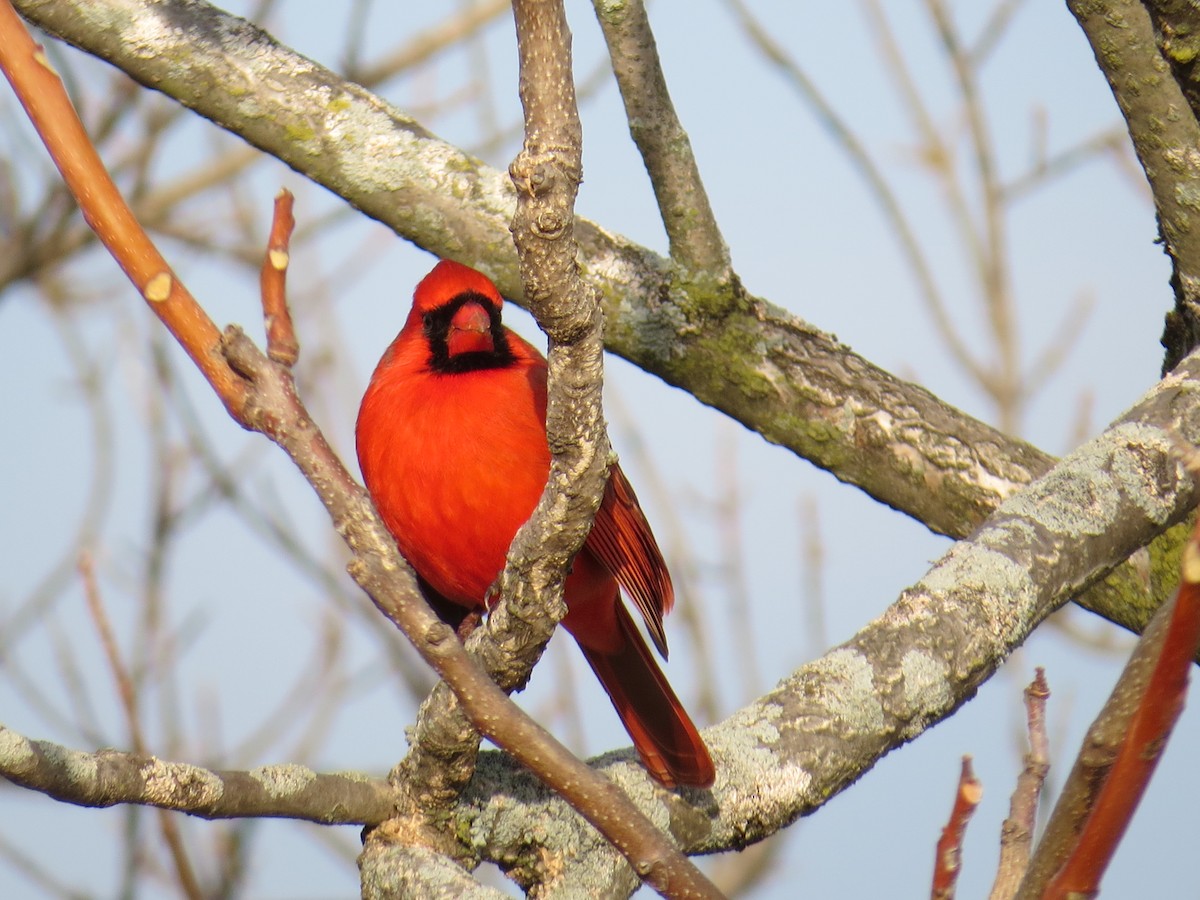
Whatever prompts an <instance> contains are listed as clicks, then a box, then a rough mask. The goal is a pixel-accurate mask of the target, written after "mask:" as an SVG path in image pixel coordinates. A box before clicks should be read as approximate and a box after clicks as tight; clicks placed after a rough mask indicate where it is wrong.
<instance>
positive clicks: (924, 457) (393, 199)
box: [14, 0, 1185, 631]
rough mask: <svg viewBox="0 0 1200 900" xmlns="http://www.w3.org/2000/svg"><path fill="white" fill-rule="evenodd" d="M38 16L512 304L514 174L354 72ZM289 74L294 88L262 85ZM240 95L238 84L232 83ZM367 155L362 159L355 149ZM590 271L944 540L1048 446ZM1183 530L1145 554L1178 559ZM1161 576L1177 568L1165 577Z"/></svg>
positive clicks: (621, 335) (773, 329) (749, 321)
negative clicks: (434, 128)
mask: <svg viewBox="0 0 1200 900" xmlns="http://www.w3.org/2000/svg"><path fill="white" fill-rule="evenodd" d="M14 5H15V6H17V7H18V8H19V9H20V10H21V12H22V13H23V14H24V15H25V16H27V17H28V18H29V19H30V20H31V21H33V22H34V23H35V24H37V25H39V26H40V27H43V28H45V29H47V30H48V31H50V32H51V33H53V34H56V35H57V36H59V37H61V38H62V39H64V40H66V41H69V42H70V43H73V44H75V45H76V46H78V47H80V48H82V49H84V50H86V51H87V52H89V53H92V54H94V55H96V56H99V57H100V58H102V59H106V60H108V61H109V62H111V63H113V64H114V65H116V66H118V67H120V68H121V69H123V70H124V71H126V72H127V73H128V74H129V75H130V76H132V77H133V78H135V79H137V80H138V81H140V82H141V83H143V84H145V85H147V86H148V87H150V88H153V89H155V90H159V91H162V92H164V93H166V94H168V95H169V96H171V97H174V98H175V99H176V100H178V101H179V102H181V103H183V104H184V105H186V106H188V107H189V108H191V109H194V110H195V111H196V112H198V113H199V114H200V115H203V116H205V117H206V118H209V119H211V120H212V121H214V122H215V123H216V124H218V125H220V126H221V127H222V128H225V129H227V130H229V131H232V132H234V133H235V134H239V135H241V136H242V137H243V138H245V139H246V140H247V141H249V142H250V143H252V144H254V145H255V146H258V147H260V148H261V149H263V150H264V151H266V152H268V153H271V154H272V155H274V156H277V157H278V158H279V159H281V160H283V161H284V162H286V163H287V164H288V165H290V166H292V167H293V168H295V169H296V170H297V171H300V172H302V173H304V174H305V175H307V176H308V177H309V178H311V179H313V180H314V181H316V182H317V183H318V184H322V185H324V186H325V187H327V188H329V189H330V190H332V191H334V192H335V193H337V194H339V195H341V196H342V197H344V198H345V199H346V200H347V201H349V202H350V203H352V204H353V205H354V206H355V207H357V208H358V209H361V210H362V211H363V212H365V213H366V214H367V215H369V216H372V217H373V218H376V219H378V220H379V221H381V222H383V223H385V224H387V225H388V226H389V227H391V228H393V229H394V230H395V231H396V232H397V233H398V234H400V235H402V236H404V237H407V238H409V239H410V240H413V241H415V242H416V243H418V244H419V245H420V246H422V247H424V248H426V249H428V250H430V251H431V252H433V253H436V254H438V255H439V256H444V257H449V258H452V259H460V260H463V261H465V262H468V263H470V264H471V265H473V266H475V267H476V268H479V269H481V270H483V271H484V272H485V273H487V274H488V275H489V276H491V277H492V279H493V280H494V281H496V283H497V285H498V286H499V287H500V289H501V291H502V292H503V293H504V294H505V296H510V297H516V298H520V297H521V296H522V288H521V283H520V279H519V278H518V276H517V266H516V258H515V254H514V252H513V249H512V242H511V238H510V235H509V232H508V223H509V222H510V221H511V218H512V214H513V210H514V208H515V197H514V193H513V189H512V184H511V182H510V181H509V179H508V178H507V177H505V176H504V175H503V174H502V173H500V172H497V171H496V170H494V169H491V168H489V167H487V166H485V165H483V164H482V163H481V162H480V161H479V160H477V159H475V158H473V157H470V156H468V155H466V154H464V153H462V152H461V151H460V150H458V149H456V148H454V147H452V146H450V145H448V144H445V143H443V142H441V141H438V140H437V139H436V138H434V137H432V136H431V135H430V134H429V133H428V132H426V131H425V130H424V129H423V128H421V126H420V125H418V124H417V123H416V122H414V121H413V120H412V119H411V118H409V117H407V116H405V115H404V114H403V113H401V112H399V111H397V110H396V109H394V108H393V107H390V106H388V105H387V104H385V103H383V102H382V101H381V100H379V99H378V98H377V97H375V96H374V95H372V94H370V93H368V92H367V91H365V90H363V89H362V88H361V87H359V86H358V85H356V84H353V83H352V82H348V81H345V80H343V79H341V78H339V77H338V76H336V75H335V74H333V73H332V72H330V71H328V70H327V69H324V68H322V67H320V66H318V65H316V64H315V63H313V62H312V61H310V60H308V59H305V58H304V57H302V56H299V55H298V54H296V53H295V52H293V51H290V50H288V49H287V48H285V47H282V46H281V45H279V44H278V43H276V42H275V41H274V40H272V39H271V38H270V36H269V35H267V34H265V33H264V32H263V31H261V30H260V29H258V28H256V27H254V26H253V25H251V24H249V23H247V22H245V21H243V20H241V19H238V18H235V17H233V16H229V15H228V14H226V13H224V12H222V11H220V10H217V9H216V8H215V7H211V6H208V5H207V4H205V3H202V2H187V3H184V2H182V0H157V2H154V3H151V2H149V0H121V2H117V0H86V2H85V0H55V2H47V0H14ZM281 73H286V76H287V78H288V81H289V85H290V89H289V90H288V91H285V92H281V91H275V90H271V89H269V88H268V87H266V85H268V84H270V83H273V80H277V79H278V78H279V77H280V74H281ZM231 85H232V86H235V88H236V89H231V87H230V86H231ZM364 147H369V148H371V152H370V153H364V152H363V148H364ZM575 234H576V238H577V240H578V241H579V244H580V264H581V266H582V268H583V271H584V275H585V277H589V278H590V280H591V282H592V284H593V285H595V286H596V287H598V288H599V289H600V290H601V293H602V302H603V305H604V309H605V317H606V322H607V328H606V332H605V341H606V346H607V348H608V349H609V350H611V351H613V352H615V353H617V354H619V355H621V356H623V357H625V358H626V359H629V360H630V361H631V362H633V363H634V364H636V365H638V366H641V367H642V368H643V369H645V370H646V371H648V372H652V373H653V374H656V375H658V376H659V377H660V378H662V379H664V380H665V381H667V382H668V383H669V384H673V385H676V386H677V387H681V388H683V389H684V390H687V391H689V392H690V393H691V394H693V395H694V396H695V397H696V398H697V399H698V400H700V401H701V402H703V403H707V404H708V405H710V406H713V407H715V408H717V409H719V410H721V411H722V412H725V413H726V414H727V415H729V416H731V417H732V418H734V419H736V420H737V421H739V422H742V423H743V424H745V425H746V426H747V427H749V428H751V429H753V430H755V431H757V432H758V433H759V434H761V435H762V436H763V437H765V438H766V439H767V440H769V441H771V442H773V443H777V444H780V445H782V446H785V447H788V448H789V449H791V450H793V451H794V452H795V453H797V454H798V455H800V456H802V457H804V458H805V459H808V460H810V461H811V462H813V463H814V464H815V465H817V466H820V467H821V468H823V469H826V470H828V471H829V472H831V473H832V474H834V475H835V476H836V477H837V478H839V479H841V480H842V481H845V482H847V483H849V484H853V485H855V486H857V487H859V488H861V489H862V490H863V491H865V492H866V493H867V494H869V495H870V496H872V497H874V498H875V499H876V500H878V501H879V502H881V503H884V504H886V505H888V506H891V507H893V508H894V509H897V510H899V511H901V512H903V513H905V514H907V515H910V516H912V517H914V518H916V519H918V520H920V521H921V522H923V523H925V524H926V525H927V526H928V527H929V528H931V529H932V530H934V531H936V532H939V533H942V534H946V535H949V536H951V537H964V536H966V535H967V534H969V533H970V532H971V530H972V529H973V528H975V527H976V526H977V525H978V524H979V523H980V522H981V521H983V519H984V518H985V517H986V516H987V515H988V513H989V512H991V511H992V510H994V509H995V508H996V506H997V505H998V504H999V503H1000V501H1001V500H1002V499H1003V498H1004V497H1006V496H1008V495H1009V494H1011V493H1012V492H1013V491H1015V490H1017V489H1019V488H1020V487H1021V486H1023V485H1024V484H1027V483H1028V482H1030V481H1032V480H1033V479H1034V478H1036V477H1037V476H1038V475H1040V474H1042V473H1043V472H1045V471H1046V470H1047V469H1048V468H1049V467H1050V466H1051V464H1052V463H1053V457H1051V456H1050V455H1048V454H1046V453H1043V452H1042V451H1040V450H1038V449H1037V448H1035V447H1032V446H1030V445H1028V444H1026V443H1024V442H1022V441H1018V440H1015V439H1013V438H1010V437H1008V436H1007V435H1005V434H1003V433H1001V432H1000V431H997V430H996V429H994V428H991V427H990V426H988V425H985V424H983V423H982V422H979V421H977V420H975V419H972V418H971V417H969V416H966V415H964V414H963V413H962V412H960V411H959V410H956V409H954V408H953V407H951V406H949V405H948V404H946V403H943V402H942V401H940V400H938V399H937V398H936V397H935V396H933V395H932V394H931V393H929V392H928V391H927V390H925V389H924V388H921V387H919V386H917V385H914V384H911V383H909V382H905V381H903V380H901V379H898V378H896V377H894V376H892V375H890V374H889V373H887V372H885V371H883V370H882V369H879V368H878V367H876V366H874V365H872V364H871V363H870V362H868V361H867V360H865V359H863V358H862V357H860V356H858V355H857V354H855V353H853V352H852V351H851V350H850V349H849V348H847V347H845V346H844V345H842V344H839V343H837V341H836V340H834V339H833V338H832V337H831V336H829V335H827V334H824V333H822V332H821V331H819V330H817V329H816V328H814V327H813V326H811V325H808V324H807V323H805V322H803V321H801V320H800V319H798V318H796V317H795V316H793V315H791V314H790V313H788V312H787V311H786V310H784V309H781V308H780V307H778V306H775V305H773V304H771V303H769V302H767V301H765V300H761V299H758V298H748V299H747V302H746V304H745V305H744V306H743V307H739V308H738V310H737V311H736V312H733V313H730V314H729V315H727V316H726V317H725V318H724V319H723V320H722V327H721V328H720V329H712V328H705V327H704V320H703V317H702V316H698V317H693V316H692V314H691V313H689V310H698V309H702V308H703V307H704V306H705V304H706V302H709V301H705V300H704V298H703V297H700V296H697V297H689V296H688V294H687V291H688V289H689V288H688V285H686V284H684V283H682V282H679V281H675V280H672V278H671V277H670V274H669V273H670V266H669V265H667V264H666V263H665V261H664V260H662V259H661V258H660V257H658V256H657V255H655V254H654V253H651V252H650V251H648V250H646V249H644V248H642V247H639V246H637V245H635V244H633V243H631V242H630V241H628V240H625V239H624V238H621V237H619V236H616V235H613V234H611V233H609V232H607V231H605V230H604V229H602V228H600V227H599V226H597V225H594V224H592V223H589V222H587V221H586V220H582V219H577V220H576V222H575ZM1184 537H1185V532H1181V533H1178V534H1174V535H1172V537H1171V538H1170V539H1168V540H1164V542H1162V544H1161V546H1160V545H1156V548H1152V556H1153V557H1155V563H1154V565H1153V566H1152V568H1153V569H1154V570H1155V571H1157V569H1158V562H1157V560H1158V559H1165V560H1167V561H1168V562H1167V563H1166V564H1165V570H1166V571H1167V572H1170V571H1174V570H1177V566H1173V565H1172V564H1171V562H1170V560H1172V559H1173V558H1177V556H1178V551H1179V548H1180V547H1181V546H1182V543H1183V539H1184ZM1161 580H1162V579H1155V581H1154V584H1153V585H1152V588H1154V590H1147V588H1146V586H1145V584H1144V579H1143V578H1142V577H1141V575H1140V574H1139V573H1138V571H1137V570H1136V569H1135V568H1134V567H1132V566H1125V567H1123V568H1122V570H1121V574H1120V575H1119V577H1117V578H1115V579H1114V580H1112V581H1110V582H1109V584H1108V585H1107V586H1105V588H1104V590H1103V593H1099V594H1097V593H1096V592H1094V591H1093V592H1092V593H1091V594H1089V595H1088V596H1085V597H1082V598H1080V602H1081V603H1082V604H1083V605H1084V606H1085V607H1087V608H1088V609H1091V610H1093V611H1096V612H1099V613H1100V614H1102V615H1104V616H1105V617H1106V618H1109V619H1111V620H1112V621H1114V622H1116V623H1117V624H1120V625H1122V626H1124V627H1126V628H1130V629H1132V630H1134V631H1140V630H1141V628H1143V627H1144V626H1145V623H1146V622H1147V621H1148V620H1149V618H1150V615H1151V614H1152V613H1153V610H1154V609H1156V608H1157V607H1158V605H1159V603H1161V601H1162V599H1163V598H1164V597H1165V596H1166V593H1165V592H1160V591H1158V584H1159V582H1160V581H1161ZM1166 580H1167V581H1169V577H1168V578H1167V579H1166Z"/></svg>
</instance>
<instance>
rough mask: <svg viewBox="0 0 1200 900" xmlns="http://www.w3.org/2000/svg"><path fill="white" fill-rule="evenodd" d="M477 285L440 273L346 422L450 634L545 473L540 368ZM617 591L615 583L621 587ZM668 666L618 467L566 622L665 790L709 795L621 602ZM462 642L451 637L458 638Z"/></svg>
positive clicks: (457, 269)
mask: <svg viewBox="0 0 1200 900" xmlns="http://www.w3.org/2000/svg"><path fill="white" fill-rule="evenodd" d="M502 304H503V300H502V299H501V297H500V293H499V292H498V291H497V290H496V287H495V285H493V284H492V282H491V281H490V280H489V279H488V278H487V277H486V276H484V275H482V274H481V273H479V272H476V271H475V270H474V269H470V268H468V267H467V266H464V265H460V264H459V263H456V262H450V261H442V262H439V263H438V264H437V265H436V266H435V267H434V268H433V271H431V272H430V273H429V274H428V275H427V276H425V278H424V279H423V280H422V281H421V283H420V284H419V285H417V289H416V292H415V293H414V295H413V306H412V311H411V312H410V313H409V315H408V319H407V320H406V321H405V323H404V327H403V329H401V331H400V333H399V335H397V337H396V339H395V340H394V341H393V342H392V344H391V346H390V347H388V349H387V351H386V352H385V353H384V354H383V358H382V359H380V361H379V365H378V366H377V367H376V369H375V373H374V374H373V375H372V376H371V383H370V385H369V386H368V387H367V392H366V395H365V396H364V397H363V401H362V407H361V408H360V409H359V412H358V424H357V427H356V439H357V445H358V461H359V466H360V467H361V469H362V473H363V479H364V480H365V482H366V485H367V490H368V491H370V494H371V497H372V499H373V500H374V501H375V507H376V509H378V510H379V514H380V515H381V516H382V517H383V521H384V522H385V523H386V524H387V527H388V529H389V530H390V531H391V533H392V535H393V536H394V537H395V538H396V543H397V545H398V546H399V548H400V552H401V553H402V554H403V555H404V557H405V559H407V560H408V561H409V563H410V564H411V565H412V567H413V568H414V569H415V570H416V572H417V575H418V577H419V582H420V584H421V589H422V591H423V592H424V594H425V596H426V597H427V598H428V599H429V601H430V603H431V605H432V606H433V607H434V609H436V610H437V611H438V614H439V615H440V616H441V617H442V618H443V619H444V620H446V621H447V622H449V623H451V624H452V625H453V626H455V627H459V625H460V624H461V623H462V622H463V620H464V619H466V618H467V617H468V616H472V615H473V616H474V617H475V618H476V619H477V618H478V616H479V615H480V614H481V613H482V612H483V611H484V610H485V606H486V603H487V598H488V593H489V591H490V590H491V588H492V585H493V584H494V583H495V582H496V579H497V577H498V576H499V575H500V572H501V570H502V569H503V568H504V562H505V555H506V553H507V552H508V546H509V544H510V543H511V542H512V539H513V536H514V535H515V534H516V532H517V529H518V528H519V527H520V526H521V525H522V524H523V523H524V522H525V520H526V519H528V518H529V516H530V514H531V513H532V512H533V508H534V507H535V506H536V505H537V502H538V498H539V497H540V496H541V494H542V489H543V488H544V487H545V484H546V479H547V476H548V475H549V471H550V451H549V448H548V446H547V443H546V360H545V359H544V358H543V356H542V355H541V354H540V353H539V352H538V351H537V350H535V349H534V348H533V347H532V346H531V345H530V344H529V343H528V342H526V341H524V340H522V339H521V338H520V337H518V336H517V335H516V334H515V333H513V332H512V331H510V330H509V329H508V328H506V327H505V326H504V325H502V324H501V322H500V307H501V305H502ZM618 586H619V587H618ZM620 588H623V589H624V590H625V592H626V593H627V594H628V595H629V597H630V599H631V600H632V601H633V602H634V604H635V605H636V606H637V608H638V611H639V612H640V613H641V614H642V618H643V619H645V621H646V627H647V629H648V631H649V633H650V636H651V638H652V640H653V641H654V644H655V646H656V647H657V648H658V650H659V651H660V652H661V653H662V654H663V656H664V657H665V656H666V650H667V647H666V635H665V633H664V632H663V623H662V619H663V615H664V614H665V613H667V612H668V611H669V610H670V609H671V605H672V603H673V602H674V591H673V589H672V587H671V577H670V575H669V574H668V573H667V568H666V564H665V563H664V562H663V558H662V553H661V552H660V551H659V549H658V545H657V544H656V543H655V541H654V536H653V535H652V534H651V533H650V526H649V524H648V523H647V522H646V517H645V515H643V513H642V510H641V507H640V506H638V501H637V497H636V496H634V493H633V488H632V487H630V485H629V482H628V481H627V480H626V479H625V476H624V475H623V474H622V473H621V469H620V466H618V465H616V464H615V463H614V464H613V466H612V469H611V470H610V472H609V479H608V486H607V488H606V489H605V491H604V498H603V501H602V502H601V505H600V510H599V512H598V513H597V514H596V521H595V525H594V526H593V527H592V531H591V534H590V535H589V537H588V539H587V542H586V543H585V544H584V546H583V549H582V550H580V551H579V553H578V555H577V556H576V557H575V560H574V562H573V563H572V568H571V573H570V575H569V576H568V577H567V582H566V587H565V599H566V604H567V610H568V611H567V615H566V618H564V619H563V621H562V624H563V627H564V628H566V629H567V631H568V632H570V634H571V635H572V636H573V637H574V638H575V641H576V642H577V643H578V644H579V647H580V649H581V650H582V651H583V655H584V657H586V659H587V661H588V662H589V663H590V664H591V667H592V671H594V672H595V673H596V677H597V678H599V679H600V683H601V684H602V685H604V689H605V690H606V691H607V692H608V696H609V697H610V698H611V699H612V703H613V706H614V707H616V710H617V714H618V715H619V716H620V717H621V721H622V722H623V723H624V725H625V729H626V730H627V731H628V732H629V736H630V737H631V738H632V739H633V744H634V746H635V747H636V748H637V750H638V753H639V754H641V758H642V762H643V763H644V764H645V766H646V768H647V769H648V770H649V771H650V774H651V775H653V776H654V778H656V779H657V780H658V781H659V782H661V783H662V784H664V785H665V786H667V787H675V786H676V785H679V784H687V785H697V786H705V787H706V786H708V785H711V784H712V782H713V778H714V771H713V764H712V759H711V758H710V757H709V754H708V749H707V748H706V747H705V746H704V742H703V741H702V740H701V739H700V735H699V733H698V732H697V731H696V726H695V725H694V724H693V723H692V721H691V719H690V718H688V714H687V713H686V712H685V711H684V709H683V707H682V706H681V705H680V703H679V700H678V698H677V697H676V696H675V693H674V692H673V691H672V690H671V686H670V685H669V684H668V683H667V680H666V677H665V676H664V675H663V673H662V671H661V670H660V669H659V668H658V666H657V664H656V663H655V661H654V658H653V657H652V656H651V655H650V650H649V648H648V647H647V646H646V642H645V641H644V640H642V637H641V635H640V634H639V633H638V630H637V626H636V625H635V624H634V622H633V619H632V618H631V617H630V615H629V612H628V611H627V610H626V609H625V605H624V604H623V603H622V602H621V595H620ZM460 633H461V632H460Z"/></svg>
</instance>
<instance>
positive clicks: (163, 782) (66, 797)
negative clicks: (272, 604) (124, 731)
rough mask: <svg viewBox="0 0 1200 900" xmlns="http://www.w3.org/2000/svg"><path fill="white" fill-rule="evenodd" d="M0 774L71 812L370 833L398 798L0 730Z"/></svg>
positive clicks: (303, 777) (372, 782)
mask: <svg viewBox="0 0 1200 900" xmlns="http://www.w3.org/2000/svg"><path fill="white" fill-rule="evenodd" d="M0 774H2V775H3V776H4V777H5V778H7V779H8V780H9V781H11V782H13V783H14V784H19V785H22V786H23V787H27V788H30V789H32V790H35V791H40V792H41V793H43V794H46V795H47V796H50V797H53V798H55V799H56V800H62V801H63V802H65V803H73V804H75V805H76V806H90V807H108V806H115V805H117V804H124V803H135V804H140V805H144V806H155V807H158V808H159V809H163V810H168V809H173V810H178V811H179V812H185V813H187V814H188V815H192V816H199V817H200V818H202V819H230V818H246V817H251V816H254V817H260V818H286V819H304V820H306V821H309V822H322V823H325V824H343V825H368V824H374V823H378V822H382V821H383V820H385V819H386V818H388V816H390V815H392V813H393V810H394V803H395V793H394V792H393V790H392V788H391V786H390V785H389V784H388V783H387V782H385V781H383V780H381V779H372V778H368V777H367V776H365V775H358V774H353V773H352V774H332V775H324V774H319V773H317V772H313V771H312V770H310V769H307V768H305V767H304V766H298V765H295V764H287V765H279V766H262V767H260V768H257V769H251V770H250V771H248V772H243V771H222V770H214V769H205V768H202V767H200V766H193V765H190V764H188V763H180V762H169V761H167V760H162V759H158V758H156V757H154V756H147V755H145V754H141V753H122V752H120V751H118V750H98V751H96V752H95V753H83V752H81V751H79V750H72V749H70V748H68V747H63V746H60V745H58V744H52V743H50V742H49V741H36V740H32V739H30V738H27V737H24V736H23V735H20V734H18V733H17V732H15V731H12V730H11V729H9V728H6V727H5V726H4V725H0Z"/></svg>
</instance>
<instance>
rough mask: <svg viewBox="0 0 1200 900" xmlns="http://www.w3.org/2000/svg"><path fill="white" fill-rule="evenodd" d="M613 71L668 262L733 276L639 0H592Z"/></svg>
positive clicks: (693, 271)
mask: <svg viewBox="0 0 1200 900" xmlns="http://www.w3.org/2000/svg"><path fill="white" fill-rule="evenodd" d="M592 5H593V6H594V7H595V9H596V18H597V19H598V20H599V21H600V27H601V29H602V30H603V31H604V40H605V42H606V43H607V44H608V54H609V56H610V57H611V59H612V67H613V74H614V75H616V78H617V86H618V87H619V88H620V89H621V99H622V100H624V101H625V116H626V118H627V119H628V120H629V133H630V134H631V135H632V136H633V140H634V143H635V144H637V148H638V151H639V152H640V153H641V154H642V161H643V162H644V163H645V164H646V171H647V172H648V173H649V175H650V184H651V185H652V186H653V188H654V196H655V197H656V198H657V200H658V208H659V211H660V213H661V214H662V220H663V225H664V226H665V227H666V229H667V239H668V240H669V241H670V244H671V259H672V261H674V262H675V263H676V264H677V265H680V266H682V267H683V268H684V269H685V270H687V272H688V275H689V277H692V278H697V277H703V278H705V279H712V280H713V281H717V282H725V281H728V280H729V279H730V278H731V277H732V274H733V272H732V267H731V264H730V260H729V248H728V247H727V246H726V245H725V239H724V238H723V237H721V229H720V227H719V226H718V225H717V220H716V217H715V216H714V215H713V211H712V206H711V205H710V204H709V201H708V193H707V191H705V190H704V183H703V181H702V180H701V178H700V168H699V166H698V165H697V164H696V157H695V155H694V154H693V153H692V145H691V143H690V142H689V141H688V136H687V132H686V131H684V130H683V125H682V124H681V123H680V121H679V117H678V116H677V115H676V113H675V106H674V104H673V103H671V95H670V92H669V91H668V90H667V80H666V78H665V77H664V76H663V71H662V64H661V63H660V62H659V59H658V47H657V46H656V44H655V42H654V33H653V31H651V29H650V20H649V18H648V17H647V16H646V7H645V6H644V5H643V3H642V0H626V2H612V0H593V4H592Z"/></svg>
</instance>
